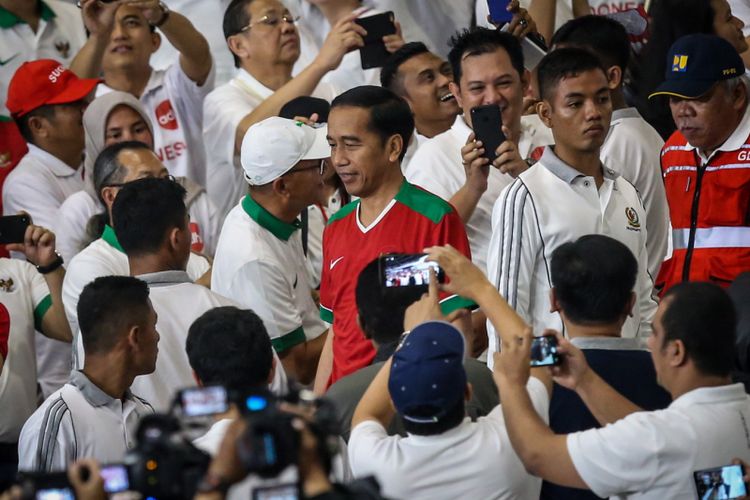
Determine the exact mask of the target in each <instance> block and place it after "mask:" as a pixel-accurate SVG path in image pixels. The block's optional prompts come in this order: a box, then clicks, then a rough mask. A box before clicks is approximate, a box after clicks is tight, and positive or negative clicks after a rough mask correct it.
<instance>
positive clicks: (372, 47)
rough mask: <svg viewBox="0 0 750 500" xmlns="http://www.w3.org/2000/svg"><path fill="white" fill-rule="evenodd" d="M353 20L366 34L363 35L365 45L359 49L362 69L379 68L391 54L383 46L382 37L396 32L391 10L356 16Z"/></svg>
mask: <svg viewBox="0 0 750 500" xmlns="http://www.w3.org/2000/svg"><path fill="white" fill-rule="evenodd" d="M354 22H355V23H357V24H359V25H360V26H362V27H363V28H364V29H365V30H367V35H365V37H364V38H365V45H364V47H362V48H360V49H359V56H360V59H361V60H362V69H371V68H380V67H381V66H383V64H385V61H386V60H387V59H388V57H390V55H391V53H390V52H388V50H386V48H385V43H383V37H384V36H386V35H394V34H395V33H396V23H395V18H394V17H393V12H391V11H388V12H383V13H382V14H375V15H373V16H367V17H358V18H357V19H355V20H354Z"/></svg>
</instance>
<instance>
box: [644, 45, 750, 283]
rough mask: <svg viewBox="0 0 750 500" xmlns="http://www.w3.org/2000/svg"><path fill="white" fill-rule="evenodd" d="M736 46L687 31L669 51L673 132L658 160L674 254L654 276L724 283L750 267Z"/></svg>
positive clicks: (744, 88) (743, 111) (748, 177)
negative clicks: (669, 217) (667, 205)
mask: <svg viewBox="0 0 750 500" xmlns="http://www.w3.org/2000/svg"><path fill="white" fill-rule="evenodd" d="M744 74H745V68H744V65H743V63H742V59H741V58H740V56H739V54H737V51H736V50H735V49H734V48H733V47H732V45H730V44H729V42H727V41H725V40H724V39H722V38H719V37H717V36H713V35H689V36H685V37H683V38H680V39H679V40H677V41H676V42H675V43H674V45H672V48H671V49H670V51H669V54H668V58H667V71H666V77H665V81H664V83H662V85H661V86H660V87H659V88H658V89H657V91H656V92H655V93H654V94H653V95H659V94H664V95H668V96H669V106H670V108H671V110H672V117H673V118H674V122H675V125H676V126H677V131H675V133H674V134H672V137H670V138H669V141H667V143H666V144H665V145H664V149H662V159H661V166H662V171H663V172H664V184H665V187H666V190H667V201H668V203H669V210H670V215H671V218H672V228H673V230H672V244H673V246H674V252H673V254H672V258H671V259H669V260H667V261H665V262H664V264H662V268H661V271H660V273H659V276H658V278H657V280H656V283H657V286H659V287H661V291H662V292H664V291H666V290H668V289H669V288H670V287H671V286H673V285H675V284H677V283H679V282H681V281H713V282H714V283H718V284H720V285H722V286H728V285H729V284H730V283H731V282H732V281H733V280H734V279H735V278H736V277H737V275H738V274H739V273H741V272H742V271H746V270H748V269H750V156H749V155H748V148H749V147H750V137H749V136H750V112H749V111H748V109H749V108H748V81H747V77H746V76H744Z"/></svg>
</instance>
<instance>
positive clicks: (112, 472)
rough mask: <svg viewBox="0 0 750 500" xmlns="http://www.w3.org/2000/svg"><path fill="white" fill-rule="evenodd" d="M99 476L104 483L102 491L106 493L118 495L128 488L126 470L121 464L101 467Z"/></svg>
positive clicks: (128, 482)
mask: <svg viewBox="0 0 750 500" xmlns="http://www.w3.org/2000/svg"><path fill="white" fill-rule="evenodd" d="M101 475H102V481H104V491H106V492H107V493H119V492H121V491H127V490H128V488H130V481H128V470H127V469H126V468H125V465H123V464H111V465H103V466H102V468H101Z"/></svg>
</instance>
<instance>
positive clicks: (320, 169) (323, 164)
mask: <svg viewBox="0 0 750 500" xmlns="http://www.w3.org/2000/svg"><path fill="white" fill-rule="evenodd" d="M314 168H315V169H318V173H319V174H320V175H323V172H325V171H326V160H325V159H323V160H320V165H311V166H309V167H305V168H299V169H297V170H290V171H289V172H287V173H285V174H284V175H288V174H296V173H297V172H306V171H308V170H312V169H314Z"/></svg>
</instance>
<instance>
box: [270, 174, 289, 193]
mask: <svg viewBox="0 0 750 500" xmlns="http://www.w3.org/2000/svg"><path fill="white" fill-rule="evenodd" d="M271 188H272V189H273V192H274V193H276V194H280V195H282V196H288V195H289V190H288V189H287V187H286V180H284V176H281V177H279V178H278V179H275V180H274V181H273V182H271Z"/></svg>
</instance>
